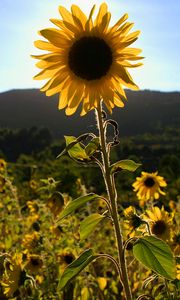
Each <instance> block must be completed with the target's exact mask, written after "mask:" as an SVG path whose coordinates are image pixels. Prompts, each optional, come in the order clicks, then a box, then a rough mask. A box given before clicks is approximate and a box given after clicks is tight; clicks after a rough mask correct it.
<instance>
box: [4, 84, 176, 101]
mask: <svg viewBox="0 0 180 300" xmlns="http://www.w3.org/2000/svg"><path fill="white" fill-rule="evenodd" d="M27 90H29V91H30V90H36V91H39V93H41V94H44V93H43V92H41V91H40V90H39V88H37V87H32V88H31V87H29V88H12V89H9V90H5V91H0V94H5V93H8V92H13V91H27ZM124 90H125V91H130V92H132V93H138V92H155V93H180V90H168V91H166V90H164V91H163V90H155V89H148V88H145V89H139V90H138V91H133V90H131V89H127V88H125V89H124ZM44 95H45V94H44ZM53 96H56V95H53ZM53 96H51V97H53ZM48 98H49V97H48Z"/></svg>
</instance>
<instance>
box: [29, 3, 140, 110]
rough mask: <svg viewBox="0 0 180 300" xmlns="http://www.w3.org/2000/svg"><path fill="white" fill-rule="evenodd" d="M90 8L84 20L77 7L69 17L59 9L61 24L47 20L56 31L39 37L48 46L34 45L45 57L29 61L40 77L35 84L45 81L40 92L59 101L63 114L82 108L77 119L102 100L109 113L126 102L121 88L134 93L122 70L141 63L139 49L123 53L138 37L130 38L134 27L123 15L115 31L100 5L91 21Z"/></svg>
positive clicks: (130, 79) (105, 7)
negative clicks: (129, 89) (32, 61)
mask: <svg viewBox="0 0 180 300" xmlns="http://www.w3.org/2000/svg"><path fill="white" fill-rule="evenodd" d="M94 10H95V6H93V7H92V9H91V11H90V14H89V16H88V17H86V15H85V14H84V13H83V12H82V11H81V10H80V8H79V7H78V6H76V5H72V6H71V12H69V11H68V10H67V9H66V8H64V7H62V6H59V13H60V15H61V18H62V19H50V21H51V22H52V23H53V24H55V25H56V26H57V27H58V29H56V28H47V29H43V30H41V31H40V32H39V34H40V35H41V36H42V37H44V38H45V39H46V40H47V41H42V40H38V41H36V42H35V46H36V47H37V48H39V49H41V50H47V51H49V53H46V54H42V55H33V56H32V57H34V58H37V59H39V62H38V63H37V64H36V66H37V67H38V68H40V69H41V72H40V73H39V74H38V75H36V76H35V77H34V79H40V80H43V79H48V81H47V83H46V84H45V85H44V86H43V87H42V88H41V91H43V92H45V93H46V95H47V96H51V95H54V94H57V93H60V95H59V109H63V108H66V114H67V115H72V114H73V113H75V111H76V110H77V108H78V106H79V104H80V103H82V112H81V115H84V114H86V113H87V112H88V111H89V110H91V109H94V108H96V107H97V106H98V104H99V102H100V101H101V99H103V102H104V103H105V105H106V106H107V108H108V109H109V111H110V112H111V111H112V109H113V108H114V107H115V106H118V107H123V106H124V103H123V102H122V99H126V95H125V92H124V89H123V87H127V88H131V89H134V90H137V89H138V87H137V85H136V84H135V83H134V82H133V79H132V77H131V76H130V74H129V72H128V71H127V68H129V67H130V68H132V67H138V66H140V65H141V63H135V64H133V62H134V61H136V60H139V59H141V58H142V57H141V56H139V53H140V52H141V50H140V49H137V48H131V47H128V46H129V45H131V44H132V43H133V42H135V41H136V40H137V38H138V35H139V33H140V31H135V32H133V33H129V31H130V30H131V28H132V27H133V23H130V22H127V21H126V20H127V18H128V15H127V14H125V15H123V16H122V17H121V18H120V19H119V20H118V21H117V23H116V24H115V25H113V26H111V27H110V26H109V22H110V19H111V14H110V12H109V11H108V7H107V5H106V3H102V4H101V6H100V8H99V11H98V13H97V16H96V17H95V18H93V14H94Z"/></svg>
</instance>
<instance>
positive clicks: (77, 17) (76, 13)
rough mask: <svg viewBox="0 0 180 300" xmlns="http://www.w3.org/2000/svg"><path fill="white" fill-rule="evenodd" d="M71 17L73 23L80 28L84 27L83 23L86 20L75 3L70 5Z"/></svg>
mask: <svg viewBox="0 0 180 300" xmlns="http://www.w3.org/2000/svg"><path fill="white" fill-rule="evenodd" d="M71 12H72V17H73V20H74V23H75V24H76V25H77V26H80V28H81V29H83V28H85V24H86V22H87V17H86V15H85V14H84V13H83V12H82V10H81V9H80V8H79V7H78V6H77V5H72V6H71Z"/></svg>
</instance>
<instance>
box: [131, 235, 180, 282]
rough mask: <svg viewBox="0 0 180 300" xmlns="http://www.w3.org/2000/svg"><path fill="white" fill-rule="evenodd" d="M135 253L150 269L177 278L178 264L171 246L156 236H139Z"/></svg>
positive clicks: (169, 277) (171, 278)
mask: <svg viewBox="0 0 180 300" xmlns="http://www.w3.org/2000/svg"><path fill="white" fill-rule="evenodd" d="M133 253H134V256H135V257H136V259H138V260H139V261H140V262H141V263H142V264H143V265H144V266H146V267H147V268H148V269H151V270H153V271H154V272H156V273H157V274H159V275H161V276H163V277H165V278H167V279H170V280H173V279H175V278H176V264H175V259H174V257H173V253H172V251H171V249H170V247H169V246H168V245H167V244H166V243H165V242H163V241H162V240H160V239H158V238H156V237H154V236H146V237H143V238H139V239H138V241H137V242H136V243H135V244H134V246H133Z"/></svg>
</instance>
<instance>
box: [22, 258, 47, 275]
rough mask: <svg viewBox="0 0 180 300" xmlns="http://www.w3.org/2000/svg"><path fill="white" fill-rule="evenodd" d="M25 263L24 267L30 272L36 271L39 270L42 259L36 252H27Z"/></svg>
mask: <svg viewBox="0 0 180 300" xmlns="http://www.w3.org/2000/svg"><path fill="white" fill-rule="evenodd" d="M27 259H28V261H27V263H26V265H25V268H26V269H27V270H28V271H30V272H32V273H36V272H38V271H40V270H41V268H42V266H43V260H42V258H41V257H40V256H39V255H36V254H29V255H28V256H27Z"/></svg>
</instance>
